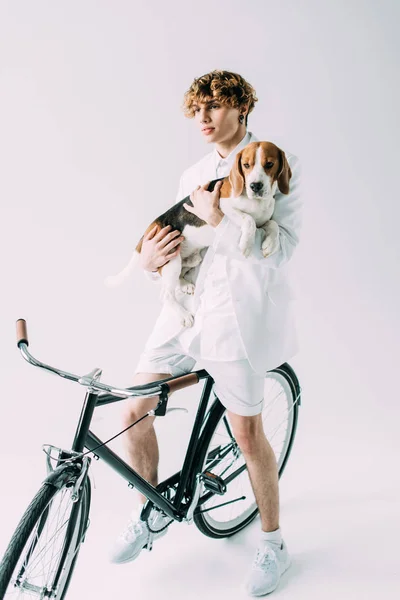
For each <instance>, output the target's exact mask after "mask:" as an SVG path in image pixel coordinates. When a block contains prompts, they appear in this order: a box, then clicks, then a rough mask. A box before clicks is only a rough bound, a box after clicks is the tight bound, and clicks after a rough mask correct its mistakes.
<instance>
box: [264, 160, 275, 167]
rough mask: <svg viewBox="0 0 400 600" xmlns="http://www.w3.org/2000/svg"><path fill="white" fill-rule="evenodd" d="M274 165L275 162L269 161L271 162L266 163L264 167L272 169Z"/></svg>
mask: <svg viewBox="0 0 400 600" xmlns="http://www.w3.org/2000/svg"><path fill="white" fill-rule="evenodd" d="M273 166H274V163H273V162H270V161H269V162H267V163H265V165H264V169H271V168H272V167H273Z"/></svg>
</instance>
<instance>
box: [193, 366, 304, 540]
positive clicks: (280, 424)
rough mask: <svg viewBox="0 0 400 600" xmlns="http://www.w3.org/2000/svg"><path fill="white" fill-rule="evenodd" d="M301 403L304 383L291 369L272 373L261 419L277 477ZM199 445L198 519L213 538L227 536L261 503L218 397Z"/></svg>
mask: <svg viewBox="0 0 400 600" xmlns="http://www.w3.org/2000/svg"><path fill="white" fill-rule="evenodd" d="M299 404H300V385H299V382H298V379H297V377H296V374H295V373H294V371H293V369H292V368H291V367H290V366H289V365H288V364H287V363H284V364H283V365H281V366H280V367H277V368H276V369H273V370H271V371H268V373H267V375H266V378H265V385H264V405H263V411H262V420H263V426H264V432H265V435H266V438H267V440H268V441H269V443H270V445H271V447H272V449H273V450H274V453H275V457H276V461H277V466H278V472H279V476H281V474H282V472H283V470H284V468H285V465H286V463H287V460H288V458H289V454H290V451H291V448H292V444H293V440H294V436H295V433H296V427H297V419H298V406H299ZM200 447H201V448H202V450H201V455H200V456H199V457H198V460H197V464H198V472H200V473H203V475H204V476H205V480H204V483H203V484H202V486H203V490H202V493H201V495H200V498H199V502H198V504H197V508H196V510H195V513H194V522H195V524H196V525H197V527H198V528H199V529H200V531H201V532H202V533H204V534H205V535H207V536H209V537H212V538H222V537H228V536H231V535H233V534H235V533H237V532H238V531H240V530H241V529H243V528H244V527H245V526H246V525H248V524H249V523H250V522H251V521H252V520H253V519H254V518H255V517H256V515H257V513H258V507H257V503H256V499H255V496H254V492H253V489H252V486H251V482H250V477H249V474H248V471H247V468H246V463H245V460H244V457H243V455H242V453H241V451H240V448H239V446H238V444H237V442H236V440H235V438H234V436H233V433H232V428H231V426H230V423H229V418H228V416H227V414H226V411H225V409H224V407H223V406H222V404H221V403H220V402H219V400H216V401H215V403H214V405H213V406H212V408H211V410H210V413H209V419H208V421H207V423H206V425H205V427H204V430H203V433H202V438H201V444H200ZM216 489H218V492H217V493H216V491H215V490H216ZM224 490H225V491H224Z"/></svg>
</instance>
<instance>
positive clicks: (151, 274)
mask: <svg viewBox="0 0 400 600" xmlns="http://www.w3.org/2000/svg"><path fill="white" fill-rule="evenodd" d="M183 197H184V194H183V175H181V177H180V179H179V186H178V193H177V196H176V199H175V202H174V204H176V203H177V202H180V201H181V200H182V198H183ZM174 204H172V206H173V205H174ZM144 274H145V275H146V277H147V279H150V281H154V282H155V283H157V282H160V281H161V275H160V273H159V272H158V271H146V270H145V269H144Z"/></svg>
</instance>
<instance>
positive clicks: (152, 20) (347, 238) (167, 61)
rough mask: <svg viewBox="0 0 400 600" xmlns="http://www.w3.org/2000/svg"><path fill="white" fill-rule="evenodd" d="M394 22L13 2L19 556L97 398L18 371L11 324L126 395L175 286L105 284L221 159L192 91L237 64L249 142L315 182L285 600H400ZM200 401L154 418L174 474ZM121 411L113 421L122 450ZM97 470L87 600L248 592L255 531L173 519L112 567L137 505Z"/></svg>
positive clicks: (86, 558) (364, 7) (351, 16)
mask: <svg viewBox="0 0 400 600" xmlns="http://www.w3.org/2000/svg"><path fill="white" fill-rule="evenodd" d="M399 12H400V11H399V5H398V3H396V2H390V1H388V0H385V1H381V2H379V3H378V2H371V1H364V2H361V1H354V0H351V1H348V0H346V1H344V0H340V1H339V0H337V1H335V2H319V1H317V0H314V1H313V0H305V1H301V0H297V1H293V0H292V1H288V2H285V3H277V2H271V1H269V0H268V1H266V0H263V1H260V0H258V1H255V0H248V1H247V2H245V3H244V2H238V1H232V0H231V1H229V2H228V1H220V2H216V3H213V4H211V3H200V2H188V1H185V2H181V1H176V0H175V1H171V2H168V3H164V2H161V1H157V2H154V1H153V2H128V1H121V0H114V1H113V2H106V1H104V0H103V1H96V2H95V1H90V0H81V1H79V2H78V1H70V2H65V1H64V2H54V1H53V2H51V1H47V2H45V1H43V0H36V1H35V2H29V1H17V2H11V1H9V2H7V1H4V0H3V1H1V2H0V165H1V177H0V199H1V215H2V217H1V221H0V223H1V229H2V232H1V236H0V256H1V259H2V260H1V265H2V268H1V280H2V285H1V290H2V291H1V308H2V310H1V313H0V328H1V329H0V330H1V336H0V361H1V362H0V365H1V383H2V390H1V391H2V401H1V420H0V422H1V436H0V460H1V469H2V494H1V506H2V509H3V510H2V517H1V527H0V531H1V534H0V542H1V551H3V548H4V547H5V545H6V543H7V542H8V539H9V537H10V535H11V533H12V531H13V529H14V528H15V525H16V522H17V521H18V519H19V517H20V515H21V513H22V511H23V510H24V509H25V507H26V505H27V504H28V502H29V500H30V499H31V496H32V495H33V493H34V492H35V491H36V489H37V488H38V485H39V482H40V481H41V479H42V478H43V477H44V473H45V471H44V458H45V457H44V454H43V453H42V452H41V449H40V448H41V444H42V443H44V442H47V443H53V444H56V445H60V446H68V445H69V444H70V443H71V438H72V435H73V431H74V426H75V423H76V421H77V418H78V415H79V410H80V404H81V401H82V398H83V389H80V388H79V386H77V385H73V384H72V383H70V382H66V381H63V380H61V379H56V378H52V377H48V376H47V375H46V374H44V373H43V372H41V371H40V370H38V369H34V368H33V367H31V366H29V365H27V364H26V363H25V362H24V361H23V359H22V357H20V355H19V352H18V350H17V349H16V346H15V321H16V319H17V318H19V317H23V318H25V319H26V320H27V323H28V330H29V335H30V342H31V346H30V348H31V351H32V353H33V354H34V355H35V356H37V357H38V358H39V359H41V360H43V361H45V362H48V363H50V364H52V365H55V366H58V367H60V368H63V369H65V370H68V371H72V372H76V373H84V372H87V371H89V370H91V369H92V368H94V367H97V366H100V367H102V368H103V380H104V381H106V382H111V383H114V384H116V385H122V386H123V385H129V384H131V380H132V374H133V370H134V367H135V364H136V361H137V359H138V357H139V354H140V352H141V349H142V347H143V344H144V342H145V340H146V338H147V336H148V334H149V332H150V328H151V326H152V323H153V322H154V319H155V318H156V315H157V313H158V310H159V308H160V302H159V298H158V288H157V286H154V285H153V284H152V283H150V282H149V281H147V280H146V279H145V277H144V275H143V273H141V272H139V271H138V272H137V273H135V275H134V276H133V277H132V279H131V280H130V281H129V282H126V283H125V284H124V285H123V286H121V287H120V288H117V289H113V290H110V289H107V288H105V287H104V285H103V279H104V277H105V276H107V275H109V274H113V273H115V272H117V271H119V270H120V268H121V267H122V266H124V265H125V264H126V262H127V260H128V258H129V257H130V255H131V252H132V250H133V248H134V246H135V245H136V243H137V241H138V239H139V238H140V236H141V235H142V232H143V230H144V228H145V227H146V226H147V224H148V223H149V221H150V220H151V219H153V218H154V217H155V216H156V215H158V214H159V213H160V212H162V211H164V210H165V208H166V207H167V206H169V205H170V204H171V201H172V200H173V199H174V198H175V195H176V193H177V188H178V181H179V176H180V174H181V173H182V171H183V170H184V169H185V168H187V167H188V166H190V165H191V164H193V163H194V162H195V161H197V160H198V159H199V158H201V157H202V156H203V155H204V154H205V153H206V152H208V151H210V149H211V148H210V147H209V146H207V144H206V143H205V141H204V140H202V139H201V135H200V133H199V132H198V130H197V129H196V127H195V125H194V123H193V122H192V121H190V120H188V119H185V118H184V116H183V114H182V113H181V109H180V106H181V103H182V101H183V94H184V92H185V91H186V90H187V89H188V88H189V86H190V84H191V82H192V80H193V79H194V78H195V77H198V76H200V75H202V74H204V73H206V72H208V71H210V70H212V69H215V68H221V69H228V70H232V71H236V72H239V73H241V74H242V75H243V76H244V77H245V78H246V79H247V80H248V81H249V82H250V83H251V84H252V85H253V86H254V87H255V89H256V92H257V96H258V98H259V102H258V103H257V104H256V107H255V110H254V112H253V113H252V114H251V115H250V118H249V125H248V128H249V129H250V131H253V132H254V133H255V135H256V136H257V137H258V138H259V139H265V140H271V141H274V142H275V143H276V144H277V145H279V146H281V147H282V148H283V149H287V150H288V151H289V152H291V153H293V154H296V155H297V156H299V157H300V159H301V161H302V165H303V199H304V205H305V222H304V227H303V233H302V242H301V245H300V247H299V248H298V250H297V252H296V255H295V257H294V258H293V261H292V276H293V282H294V285H295V288H296V290H297V295H298V300H297V314H298V329H299V334H300V337H301V343H302V350H301V352H300V353H299V355H298V356H297V357H296V358H295V359H293V360H292V361H291V364H292V365H293V366H294V367H295V368H296V370H297V372H298V375H299V377H300V379H301V382H302V386H303V406H302V408H301V420H300V423H299V430H298V437H297V440H296V445H295V449H294V452H293V455H292V457H291V459H290V461H289V465H288V468H287V471H286V472H285V475H284V477H283V478H282V481H281V504H282V517H281V528H282V531H283V534H284V536H285V539H286V541H287V543H288V546H289V550H290V551H291V553H292V556H293V567H292V568H291V570H290V571H289V572H288V574H287V575H285V577H284V579H283V580H282V582H281V584H280V587H279V589H278V590H277V591H276V592H275V595H276V596H279V595H280V596H281V597H282V598H283V597H293V594H294V593H296V597H298V598H303V597H307V599H308V600H309V599H311V598H313V597H315V598H320V597H321V594H322V593H323V595H324V597H325V598H328V597H332V598H334V597H335V598H337V595H338V593H340V594H342V593H343V592H344V591H345V595H346V597H348V598H352V599H353V598H360V599H361V598H362V599H363V600H366V599H369V598H375V597H376V596H377V594H378V593H379V594H383V595H385V597H386V598H387V599H389V598H394V597H397V594H398V591H399V572H398V563H397V562H395V560H396V559H395V552H397V551H396V548H397V546H396V544H397V540H398V536H399V533H400V531H399V522H398V512H397V511H396V510H395V508H396V506H397V508H398V492H399V482H398V478H397V477H396V478H394V473H395V470H394V469H395V458H396V453H397V455H398V450H399V444H398V422H399V421H398V419H399V416H400V403H399V398H398V386H397V377H396V366H397V364H396V363H397V361H396V359H397V357H398V349H399V344H398V339H399V333H400V332H399V317H398V306H399V274H398V262H399V246H400V242H399V236H398V227H399V217H400V208H399V206H400V202H399V197H398V192H397V173H398V163H399V159H400V156H399V150H398V140H397V137H395V134H396V133H397V134H398V131H399V128H398V126H399V117H398V106H399V105H400V98H399V85H398V67H399V64H398V63H399V59H398V57H399V47H398V36H397V26H398V22H399V21H398V20H399ZM199 392H200V389H199V390H194V389H191V390H190V391H187V392H179V393H178V394H176V396H175V398H174V400H173V402H174V404H175V405H180V406H182V405H185V406H188V407H189V408H190V413H189V415H188V416H186V415H182V414H181V413H178V414H176V413H172V414H171V415H170V416H169V417H168V418H167V419H165V420H163V421H162V422H161V421H160V422H159V423H157V430H158V431H159V435H160V444H161V453H162V459H161V467H160V469H161V476H162V475H164V474H168V473H171V472H172V471H173V470H174V468H175V467H177V466H178V465H179V461H180V460H181V459H182V455H183V453H184V450H185V443H186V440H187V433H188V431H189V429H190V422H191V418H192V416H193V410H194V408H195V406H196V399H197V397H198V394H199ZM119 409H120V405H114V406H111V407H106V408H104V409H102V411H100V412H99V417H96V421H95V425H94V429H95V430H96V431H97V432H98V434H99V435H100V437H102V438H103V439H106V436H109V435H111V434H113V433H114V432H116V431H117V428H118V426H119ZM178 431H179V436H178V435H176V432H178ZM173 432H174V437H173V436H172V435H171V434H172V433H173ZM185 436H186V437H185ZM172 437H173V440H174V441H173V442H172ZM114 447H115V448H117V449H121V448H122V446H121V439H118V440H117V441H116V442H115V443H114ZM93 473H94V476H95V482H96V489H95V490H94V492H95V495H94V498H93V509H92V526H91V529H90V535H89V534H88V537H87V542H86V545H85V547H84V548H83V549H82V555H81V557H80V560H79V561H78V567H77V571H76V575H75V576H74V578H73V582H72V584H71V592H70V595H69V597H70V598H71V599H73V598H77V599H78V598H81V597H82V592H83V591H85V592H86V597H88V598H92V597H96V598H97V599H98V600H100V599H101V598H110V596H111V595H113V596H116V595H118V596H119V597H121V598H131V597H134V596H135V595H137V596H138V597H139V596H142V595H143V594H146V597H147V598H158V597H160V594H161V593H162V592H164V593H167V595H168V594H171V595H172V594H175V595H176V596H177V597H179V594H181V595H182V597H185V598H193V599H197V598H203V596H204V593H205V592H204V590H203V589H202V588H201V586H197V585H193V582H194V581H199V580H200V579H204V578H207V587H208V589H211V588H212V589H213V590H214V593H213V595H212V596H210V597H214V596H215V597H216V596H218V597H220V598H229V599H232V598H241V597H244V595H243V592H241V591H240V588H239V586H240V584H241V582H242V580H243V577H244V575H245V572H246V570H247V568H248V566H249V565H250V563H251V560H252V556H253V552H254V547H255V544H256V541H257V537H258V531H259V528H260V524H259V521H256V522H255V523H254V524H253V525H252V526H251V527H249V528H248V530H246V531H245V532H243V533H242V534H240V535H238V536H236V537H235V538H233V539H230V540H223V541H218V542H216V541H213V540H209V539H207V538H205V537H204V536H202V535H201V534H200V533H199V532H198V531H197V530H196V529H195V527H191V528H188V527H185V526H184V525H181V526H179V525H175V526H174V528H171V531H170V532H169V534H168V536H166V537H164V538H163V539H162V540H160V541H159V543H158V544H157V545H156V546H155V548H154V550H153V552H152V553H150V554H149V553H144V555H142V556H141V557H140V558H139V559H138V562H136V563H131V564H128V565H125V566H122V567H114V566H112V565H109V564H108V562H107V552H108V547H109V545H110V544H111V543H112V540H113V538H114V537H115V535H117V533H118V532H119V529H120V527H121V526H122V525H123V524H124V522H125V520H126V517H127V513H128V512H129V510H130V508H131V505H132V503H134V501H135V499H134V493H132V492H131V491H130V490H128V488H127V486H126V484H125V483H124V482H122V481H119V479H117V477H116V476H115V475H114V474H113V473H111V472H108V470H107V469H106V468H105V466H104V465H102V464H95V465H94V467H93ZM382 548H384V551H382ZM397 554H398V552H397ZM139 561H140V562H139Z"/></svg>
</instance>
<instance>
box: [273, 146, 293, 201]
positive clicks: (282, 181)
mask: <svg viewBox="0 0 400 600" xmlns="http://www.w3.org/2000/svg"><path fill="white" fill-rule="evenodd" d="M279 153H280V159H281V170H280V171H279V175H278V178H277V179H278V187H279V190H280V191H281V192H282V194H288V193H289V179H290V178H291V176H292V171H291V169H290V166H289V163H288V161H287V159H286V155H285V153H284V151H283V150H281V149H279Z"/></svg>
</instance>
